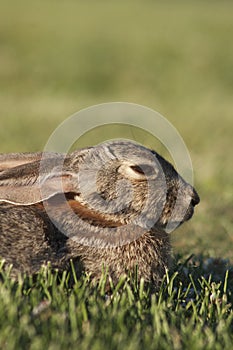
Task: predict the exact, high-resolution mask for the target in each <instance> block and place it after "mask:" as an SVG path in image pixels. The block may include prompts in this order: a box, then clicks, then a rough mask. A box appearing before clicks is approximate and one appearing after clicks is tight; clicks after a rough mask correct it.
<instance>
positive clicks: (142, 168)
mask: <svg viewBox="0 0 233 350" xmlns="http://www.w3.org/2000/svg"><path fill="white" fill-rule="evenodd" d="M118 172H119V173H120V174H122V175H123V176H125V177H128V178H130V179H133V180H139V181H145V180H147V176H150V178H155V177H156V176H157V171H156V169H154V167H153V166H151V165H148V164H140V165H138V164H129V163H124V164H122V165H120V166H119V168H118Z"/></svg>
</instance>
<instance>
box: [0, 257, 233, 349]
mask: <svg viewBox="0 0 233 350" xmlns="http://www.w3.org/2000/svg"><path fill="white" fill-rule="evenodd" d="M216 267H217V269H216ZM69 277H70V276H68V275H67V274H66V273H63V275H62V276H60V277H59V276H58V275H57V274H56V273H51V271H50V269H47V268H44V269H43V270H42V271H41V272H40V273H39V274H38V276H37V278H36V279H34V281H33V280H32V279H30V278H26V279H22V280H20V281H19V282H18V283H16V282H12V281H10V279H9V277H8V275H7V273H6V272H2V282H1V284H0V325H1V327H0V348H2V349H33V350H35V349H38V350H39V349H58V350H59V349H77V348H78V349H96V350H100V349H122V348H123V349H132V350H137V349H164V350H165V349H191V350H192V349H197V350H199V349H207V350H208V349H209V350H213V349H222V348H223V349H231V347H232V342H233V333H232V331H233V309H232V302H233V294H232V288H233V270H232V269H231V270H227V266H226V262H225V261H220V260H218V261H214V260H211V259H210V260H203V259H202V258H199V259H195V260H194V259H192V260H190V259H187V260H186V261H183V262H182V261H177V265H176V268H175V272H174V273H173V274H170V275H169V274H167V275H166V276H165V277H164V282H163V285H162V287H161V288H160V290H159V291H158V292H156V293H155V292H153V291H152V290H151V289H150V287H149V286H145V285H144V283H143V280H141V281H140V282H139V283H137V282H136V281H133V280H132V279H131V280H130V279H127V278H122V280H120V281H119V283H118V285H117V286H116V287H114V288H113V289H112V292H111V294H110V295H106V294H105V280H106V278H105V277H106V276H105V275H103V279H102V280H101V281H100V283H99V284H97V285H91V284H90V282H89V277H88V276H86V277H85V276H84V277H83V278H82V279H81V280H79V281H76V282H75V284H74V285H72V287H70V286H69Z"/></svg>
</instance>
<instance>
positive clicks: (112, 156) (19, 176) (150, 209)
mask: <svg viewBox="0 0 233 350" xmlns="http://www.w3.org/2000/svg"><path fill="white" fill-rule="evenodd" d="M42 156H43V155H42V154H39V153H36V154H35V155H34V156H33V154H29V155H28V156H27V154H24V155H17V154H14V155H3V156H2V158H1V156H0V169H2V171H1V172H0V257H2V258H3V259H5V260H6V263H7V264H12V266H13V267H12V274H14V275H17V274H18V273H20V272H23V273H24V272H26V273H30V274H33V273H36V272H37V271H38V270H39V269H40V267H41V265H43V264H47V263H48V262H50V264H51V266H52V267H54V268H58V269H60V270H63V269H65V268H68V267H69V261H70V259H72V260H73V261H74V266H75V267H76V270H77V273H78V274H80V273H81V272H82V271H83V270H84V271H86V272H89V273H91V275H92V276H93V278H96V279H99V278H100V276H101V273H102V271H103V268H106V269H107V270H108V273H109V274H110V276H111V278H112V279H113V281H114V282H116V281H117V280H118V279H119V277H120V276H121V275H122V274H124V273H129V272H132V273H133V272H134V271H135V269H136V268H137V273H138V277H139V278H141V277H143V278H144V279H145V280H146V281H152V282H153V283H154V285H155V286H158V285H159V283H160V281H161V279H162V278H163V275H164V273H165V270H166V269H167V268H168V267H169V261H170V239H169V233H168V232H167V231H169V230H171V229H173V228H175V227H177V226H178V225H179V224H181V223H182V222H183V221H186V220H188V219H189V218H190V217H191V216H192V214H193V207H194V206H195V205H196V204H197V203H198V202H199V198H198V195H197V193H196V192H195V190H194V189H193V188H192V187H191V186H190V185H189V184H187V183H186V182H185V181H184V180H183V179H182V178H181V177H180V176H179V175H178V174H177V172H176V171H175V170H174V168H173V167H172V166H171V165H170V164H169V163H168V162H167V161H165V160H164V159H163V158H162V157H160V156H159V155H158V154H156V153H155V152H153V151H150V150H148V149H146V148H144V147H142V146H139V145H137V144H134V143H132V142H129V141H113V142H108V143H105V144H102V145H99V146H96V147H93V148H88V149H83V150H80V151H76V152H73V153H72V154H70V155H68V156H67V157H66V159H65V158H64V156H63V155H58V154H47V155H45V156H46V157H45V158H44V159H43V158H42ZM63 162H64V163H63ZM61 181H62V184H61Z"/></svg>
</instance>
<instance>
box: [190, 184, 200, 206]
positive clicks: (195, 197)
mask: <svg viewBox="0 0 233 350" xmlns="http://www.w3.org/2000/svg"><path fill="white" fill-rule="evenodd" d="M199 202H200V197H199V196H198V194H197V192H196V190H195V189H194V188H193V191H192V195H191V204H192V205H193V206H194V207H195V205H197V204H198V203H199Z"/></svg>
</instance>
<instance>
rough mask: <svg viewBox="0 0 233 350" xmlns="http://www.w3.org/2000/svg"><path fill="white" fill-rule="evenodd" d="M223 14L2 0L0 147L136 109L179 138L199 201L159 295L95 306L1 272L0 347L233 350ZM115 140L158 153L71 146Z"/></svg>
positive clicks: (83, 297) (52, 278) (229, 70)
mask: <svg viewBox="0 0 233 350" xmlns="http://www.w3.org/2000/svg"><path fill="white" fill-rule="evenodd" d="M232 10H233V3H232V2H230V1H221V2H218V1H205V2H201V1H195V2H194V1H182V0H177V1H176V2H174V1H169V0H168V1H163V2H162V1H157V2H153V1H149V0H148V1H144V2H142V1H139V0H136V1H134V2H132V1H130V0H127V1H124V2H123V1H118V2H116V3H113V2H107V1H104V0H101V1H98V2H91V4H90V3H85V2H81V1H73V0H68V1H66V2H62V1H56V2H52V1H43V0H42V1H40V2H29V1H26V0H22V1H20V2H17V1H15V0H13V1H11V2H3V3H1V10H0V91H1V92H0V116H1V128H0V151H1V152H20V151H29V152H30V151H37V150H42V149H43V147H44V145H45V144H46V142H47V140H48V138H49V136H50V135H51V133H52V132H53V130H54V129H55V128H56V127H57V126H58V125H59V123H61V122H62V121H63V120H65V119H66V118H67V117H68V116H69V115H71V114H73V113H74V112H76V111H77V110H80V109H81V108H84V107H88V106H90V105H94V104H97V103H102V102H109V101H128V102H134V103H138V104H142V105H146V106H148V107H150V108H153V109H155V110H157V111H159V112H160V113H161V114H163V115H164V116H165V117H167V118H168V120H169V121H170V122H171V123H172V124H173V125H174V126H175V127H176V128H177V130H178V131H179V132H180V134H181V135H182V137H183V139H184V141H185V142H186V144H187V147H188V149H189V151H190V155H191V158H192V161H193V167H194V171H195V187H196V188H197V190H198V193H199V194H200V197H201V203H200V205H199V206H198V207H197V210H196V214H195V216H194V218H193V219H192V220H191V221H190V222H188V223H186V224H185V225H183V226H182V227H181V228H180V229H179V230H177V232H175V233H174V234H173V235H172V241H173V247H174V254H175V255H177V254H179V255H180V256H181V262H180V264H181V267H180V265H179V263H178V265H176V266H175V270H176V271H178V272H179V274H178V275H177V276H173V277H174V278H173V277H172V276H171V275H170V277H169V278H168V281H167V280H165V282H164V286H163V287H162V288H161V291H160V292H158V293H157V294H154V293H152V294H151V293H149V292H147V291H146V290H144V291H143V292H142V289H140V290H138V289H136V290H134V289H132V288H131V287H130V285H129V284H128V283H123V285H122V286H121V287H119V289H120V292H119V293H117V292H115V293H113V294H114V296H113V298H112V299H111V300H109V299H107V300H106V298H105V296H104V294H103V293H102V292H101V286H97V287H96V288H93V287H91V286H90V285H89V284H88V281H87V280H85V278H84V279H83V280H82V281H78V282H77V283H75V285H74V287H73V288H70V287H69V286H68V282H67V279H68V276H66V275H64V276H63V279H62V280H61V281H60V278H58V277H56V275H53V274H51V273H50V272H43V273H41V274H40V275H39V276H38V280H37V281H36V282H35V281H30V280H28V279H25V280H22V281H21V282H20V283H18V284H17V283H14V282H13V281H10V280H9V278H8V277H7V276H5V277H4V276H3V281H2V282H1V283H0V288H1V292H0V298H1V302H0V315H1V316H0V322H1V327H0V334H1V336H0V348H6V349H14V348H17V349H20V348H22V349H23V348H24V349H25V348H31V349H41V348H48V349H55V348H56V349H59V348H80V349H82V348H83V349H89V348H93V349H100V348H102V347H103V348H108V349H117V348H127V349H139V348H146V349H150V348H151V349H152V348H159V349H160V348H161V349H163V348H166V349H167V348H174V349H179V348H190V349H202V348H203V349H220V348H221V349H222V348H226V349H230V348H231V347H232V343H233V340H232V335H231V334H232V330H233V328H232V306H231V305H230V304H231V303H232V290H233V286H232V277H231V276H232V275H231V274H232V272H231V270H230V273H229V276H228V283H227V285H226V284H225V281H226V280H227V279H226V275H225V271H226V269H227V267H224V262H225V259H229V261H230V262H229V264H230V265H229V268H230V266H231V265H232V263H233V261H232V250H233V214H232V213H233V212H232V206H233V191H232V188H233V187H232V154H231V153H232V152H231V150H232V129H233V118H232V110H233V100H232V93H233V46H232V45H231V42H232V36H233V21H232ZM119 133H120V134H121V135H124V136H125V137H130V138H133V139H135V140H136V141H139V142H142V143H145V142H147V143H149V145H153V144H154V142H155V144H156V145H157V146H156V149H157V150H159V152H161V153H162V154H164V155H166V150H164V148H163V147H162V146H161V145H159V144H158V141H157V140H153V139H151V138H150V137H149V136H148V135H145V134H144V133H141V131H139V130H135V129H133V130H132V129H128V130H127V129H124V130H123V129H121V130H120V131H119V129H118V130H117V129H116V128H115V127H114V128H113V130H109V129H104V128H102V129H101V130H98V132H97V131H96V130H95V131H93V132H91V133H89V134H88V135H85V137H83V138H82V139H81V140H79V141H78V143H77V145H82V146H83V145H90V144H93V143H95V142H100V141H102V140H104V139H106V138H109V137H114V136H115V135H117V136H118V135H119ZM152 133H153V130H152ZM191 254H195V256H196V257H200V258H196V259H197V262H196V263H195V264H196V265H195V266H196V267H195V268H194V267H193V265H192V264H193V262H189V264H188V266H183V265H182V264H184V263H183V262H184V261H185V257H187V256H189V255H191ZM203 257H204V258H203ZM218 258H219V259H220V260H216V259H218ZM208 259H209V260H208ZM211 259H214V260H211ZM182 261H183V262H182ZM212 261H214V262H215V264H212V265H213V266H212V265H211V264H210V263H209V262H212ZM216 262H220V267H219V266H218V263H216ZM182 266H183V267H182ZM219 268H220V270H221V269H222V270H223V271H224V273H221V274H220V276H217V277H218V278H217V282H213V281H212V280H209V275H210V274H211V275H212V278H215V277H216V273H217V272H216V271H218V270H219ZM180 269H181V270H182V271H183V272H182V273H181V272H180ZM184 271H186V273H184ZM194 272H195V273H194ZM189 274H191V275H190V276H192V277H193V274H194V275H195V276H196V277H195V278H194V280H193V281H192V280H191V277H189ZM181 277H182V278H181ZM180 283H182V284H180ZM219 283H220V285H219ZM224 285H225V287H224ZM172 286H173V288H172ZM141 288H142V287H141ZM190 291H191V292H190ZM190 293H191V294H190ZM211 295H217V296H218V297H217V299H214V298H213V297H211ZM43 301H45V304H43V303H42V302H43ZM41 303H42V304H41ZM43 305H44V306H45V308H44V310H43V311H38V314H37V313H36V311H35V310H37V309H38V310H39V307H40V306H41V307H42V309H43ZM33 310H34V311H33Z"/></svg>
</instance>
